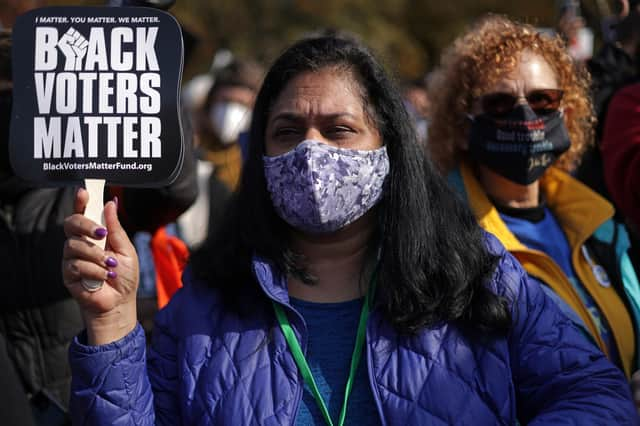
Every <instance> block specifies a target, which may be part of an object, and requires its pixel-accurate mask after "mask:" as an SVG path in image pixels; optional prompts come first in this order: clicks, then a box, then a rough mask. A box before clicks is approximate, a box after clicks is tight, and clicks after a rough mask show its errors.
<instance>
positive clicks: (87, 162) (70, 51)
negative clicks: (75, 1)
mask: <svg viewBox="0 0 640 426" xmlns="http://www.w3.org/2000/svg"><path fill="white" fill-rule="evenodd" d="M12 58H13V99H14V103H13V110H12V120H11V132H10V135H11V136H10V137H11V139H10V158H11V164H12V166H13V169H14V170H15V172H16V173H17V174H18V175H19V176H21V177H22V178H24V179H26V180H29V181H33V182H37V183H39V184H45V185H51V184H53V185H56V184H65V183H70V182H77V181H79V180H82V179H87V178H92V179H105V180H107V181H108V182H110V183H112V184H118V185H128V186H148V187H157V186H163V185H167V184H168V183H170V182H171V181H172V180H173V179H174V178H175V177H176V176H177V174H178V172H179V171H180V168H181V166H182V156H183V145H182V144H183V142H182V132H181V124H180V117H179V88H180V80H181V73H182V35H181V31H180V27H179V25H178V23H177V22H176V20H175V19H174V18H173V17H172V16H171V15H169V14H168V13H166V12H163V11H160V10H157V9H151V8H143V7H120V8H118V7H47V8H42V9H36V10H32V11H30V12H28V13H26V14H24V15H22V16H20V17H18V19H17V20H16V23H15V26H14V28H13V56H12Z"/></svg>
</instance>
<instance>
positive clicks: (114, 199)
mask: <svg viewBox="0 0 640 426" xmlns="http://www.w3.org/2000/svg"><path fill="white" fill-rule="evenodd" d="M113 202H114V203H115V205H116V208H118V196H117V195H116V196H115V197H113Z"/></svg>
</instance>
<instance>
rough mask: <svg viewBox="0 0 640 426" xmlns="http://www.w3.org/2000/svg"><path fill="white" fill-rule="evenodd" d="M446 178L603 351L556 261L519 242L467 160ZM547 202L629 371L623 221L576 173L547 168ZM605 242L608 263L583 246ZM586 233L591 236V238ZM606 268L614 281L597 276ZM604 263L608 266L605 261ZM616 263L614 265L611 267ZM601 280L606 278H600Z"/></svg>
mask: <svg viewBox="0 0 640 426" xmlns="http://www.w3.org/2000/svg"><path fill="white" fill-rule="evenodd" d="M449 182H450V183H452V184H453V185H454V186H455V187H456V188H457V189H458V191H459V192H460V193H461V194H462V195H463V196H464V197H465V198H466V200H467V202H468V203H469V205H470V207H471V209H472V210H473V212H474V214H475V216H476V218H477V219H478V222H479V223H480V225H481V226H482V227H483V228H484V229H485V230H487V231H489V232H491V233H492V234H494V235H495V236H496V237H497V238H498V239H499V240H500V241H501V242H502V244H503V245H504V246H505V247H506V248H507V250H509V251H510V252H511V253H512V254H513V255H514V256H515V257H516V258H517V259H518V260H519V261H520V263H521V264H522V266H524V268H525V269H526V271H527V272H528V273H529V275H530V276H532V277H535V278H537V279H538V280H540V281H542V282H543V283H545V284H546V285H548V286H549V287H550V288H551V289H553V291H554V292H555V293H556V294H557V295H558V296H559V297H560V298H561V299H562V300H564V302H565V303H566V304H567V305H568V306H569V307H571V309H573V311H574V312H575V313H576V314H577V315H578V316H579V318H580V319H581V320H582V324H578V325H579V326H581V327H583V328H586V330H587V331H588V332H589V333H590V335H591V336H592V337H593V338H594V340H595V342H596V343H597V344H598V346H599V347H600V348H601V349H602V351H603V352H604V353H607V352H608V351H607V348H606V346H605V344H604V343H603V341H602V338H601V337H600V334H599V332H598V328H597V326H596V324H595V321H594V319H593V317H592V316H591V315H590V314H589V312H588V310H587V308H586V307H585V305H584V304H583V303H582V301H581V299H580V297H579V296H578V293H577V292H576V290H575V288H574V287H573V285H572V284H571V283H570V281H569V279H568V278H567V277H566V275H565V274H564V272H563V271H562V269H561V268H560V266H559V265H558V264H557V263H556V262H555V261H554V260H553V259H551V258H550V257H549V256H548V255H547V254H545V253H543V252H541V251H538V250H532V249H530V248H528V247H526V246H525V245H524V244H522V243H521V242H520V241H519V240H518V239H517V237H516V236H515V235H514V234H513V233H512V232H511V231H510V230H509V229H508V227H507V225H506V224H505V223H504V222H503V221H502V219H501V217H500V215H499V213H498V211H497V210H496V208H495V206H494V205H493V204H492V202H491V201H490V200H489V198H488V197H487V195H486V193H485V191H484V190H483V188H482V187H481V185H480V183H479V181H478V180H477V178H476V177H475V175H474V173H473V171H472V170H471V168H470V167H469V166H468V165H467V164H462V165H461V166H460V167H459V169H458V170H456V171H454V172H453V173H451V175H450V176H449ZM540 184H541V188H542V191H543V192H544V194H545V198H546V201H547V206H548V207H549V208H550V209H551V211H552V212H553V213H554V215H555V216H556V218H557V220H558V222H559V224H560V226H561V227H562V229H563V231H564V233H565V235H566V237H567V240H568V242H569V246H570V247H571V257H572V259H571V260H572V263H573V267H574V270H575V272H576V274H577V276H578V278H579V279H580V281H581V282H582V284H583V285H584V286H585V288H586V290H587V291H588V292H589V294H590V295H591V297H592V298H593V300H594V301H595V303H596V304H597V305H598V308H599V309H600V311H601V313H602V315H603V316H604V317H605V318H606V320H607V322H608V324H609V326H610V327H611V330H612V334H613V337H614V341H615V344H616V346H617V349H618V352H619V354H620V358H621V362H622V366H623V369H624V371H625V374H626V375H627V377H629V376H630V375H631V374H632V373H633V372H634V371H636V370H637V369H638V368H639V367H640V361H639V359H638V356H639V354H638V352H639V351H638V348H637V345H638V340H639V339H638V330H640V286H639V284H638V278H637V276H636V274H635V271H634V269H633V266H632V265H631V262H630V260H629V257H628V255H627V250H628V249H629V238H628V235H627V233H626V230H625V229H624V226H622V225H620V224H616V223H615V222H614V221H613V220H612V217H613V214H614V210H613V207H612V206H611V204H610V203H609V202H608V201H606V200H605V199H604V198H602V197H600V196H599V195H598V194H596V193H595V192H593V191H591V190H590V189H589V188H588V187H586V186H585V185H583V184H582V183H580V182H578V181H577V180H576V179H574V178H573V177H571V176H570V175H568V174H567V173H564V172H562V171H560V170H559V169H556V168H553V167H552V168H550V169H549V170H548V171H547V173H546V174H545V176H544V177H543V178H542V179H541V181H540ZM591 237H593V239H595V241H596V242H600V243H604V244H609V245H610V250H609V251H610V252H612V254H614V253H613V252H614V251H615V254H614V262H613V265H605V264H602V265H599V264H597V263H596V262H598V261H599V260H600V259H598V260H596V256H594V255H593V253H592V252H591V251H590V250H589V249H587V247H589V244H586V243H587V240H590V239H591ZM593 239H591V240H590V241H592V240H593ZM601 266H604V269H605V270H606V272H607V274H608V275H609V277H610V278H611V282H612V283H613V285H611V284H609V285H607V284H606V280H603V279H602V277H601V276H598V275H601V273H602V272H601V271H602V268H601ZM607 266H608V267H607ZM612 269H615V270H612ZM603 281H605V284H601V283H602V282H603Z"/></svg>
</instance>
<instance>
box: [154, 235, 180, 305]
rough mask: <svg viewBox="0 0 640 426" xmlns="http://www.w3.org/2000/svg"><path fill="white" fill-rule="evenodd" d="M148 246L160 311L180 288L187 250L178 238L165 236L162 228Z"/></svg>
mask: <svg viewBox="0 0 640 426" xmlns="http://www.w3.org/2000/svg"><path fill="white" fill-rule="evenodd" d="M150 245H151V253H152V254H153V262H154V263H155V268H156V290H157V295H158V309H162V308H163V307H164V306H165V305H166V304H167V303H169V300H170V299H171V297H172V296H173V295H174V293H175V292H176V291H178V289H179V288H180V287H182V271H183V270H184V267H185V266H186V264H187V260H188V259H189V249H188V248H187V245H186V244H185V243H184V242H183V241H182V240H181V239H180V238H178V237H176V236H173V235H169V234H167V230H166V229H165V227H164V226H163V227H162V228H159V229H158V230H157V231H156V232H155V234H153V237H152V238H151V243H150Z"/></svg>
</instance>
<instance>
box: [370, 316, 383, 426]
mask: <svg viewBox="0 0 640 426" xmlns="http://www.w3.org/2000/svg"><path fill="white" fill-rule="evenodd" d="M374 312H375V311H372V312H371V315H370V316H369V321H368V322H367V334H366V340H365V343H366V344H367V375H368V376H369V387H370V388H371V393H372V394H373V399H374V401H375V402H376V409H377V411H378V417H379V418H380V423H381V424H382V426H385V425H386V424H387V422H386V421H385V418H384V416H383V414H382V403H381V402H380V391H379V390H378V386H377V384H376V381H375V377H374V376H375V375H374V372H373V359H372V358H373V356H372V355H371V354H372V351H371V333H370V328H371V318H372V317H373V316H374Z"/></svg>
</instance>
